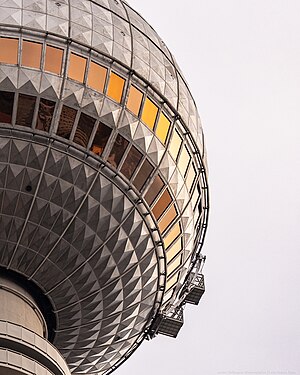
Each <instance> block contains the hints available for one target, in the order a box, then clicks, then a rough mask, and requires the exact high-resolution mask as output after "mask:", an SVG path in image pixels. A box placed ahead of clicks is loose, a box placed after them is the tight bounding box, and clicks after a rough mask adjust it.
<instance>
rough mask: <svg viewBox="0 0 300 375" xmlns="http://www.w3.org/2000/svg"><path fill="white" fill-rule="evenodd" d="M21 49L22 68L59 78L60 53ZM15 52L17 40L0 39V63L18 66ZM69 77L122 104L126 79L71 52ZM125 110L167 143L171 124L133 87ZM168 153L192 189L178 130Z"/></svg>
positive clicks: (29, 46)
mask: <svg viewBox="0 0 300 375" xmlns="http://www.w3.org/2000/svg"><path fill="white" fill-rule="evenodd" d="M21 47H22V48H21V53H20V62H19V63H20V64H21V65H22V66H25V67H30V68H36V69H40V68H41V65H42V68H43V70H45V71H47V72H51V73H54V74H61V70H62V65H63V56H64V50H63V49H61V48H58V47H54V46H51V45H48V44H46V45H45V46H44V45H43V44H41V43H37V42H31V41H26V40H23V41H22V46H21ZM43 48H44V53H43ZM18 51H19V40H18V39H13V38H0V62H3V63H8V64H17V63H18V56H19V53H18ZM43 56H44V57H43ZM42 61H43V63H42ZM88 65H89V66H88ZM87 67H88V68H87ZM68 77H69V78H71V79H74V80H76V81H79V82H82V83H83V82H85V81H86V83H87V85H88V86H90V87H91V88H92V89H95V90H97V91H99V92H102V93H103V92H104V91H106V95H107V96H109V97H110V98H112V99H114V100H115V101H117V102H119V103H120V102H121V101H122V98H123V95H124V93H123V92H124V87H125V79H124V78H122V77H120V76H119V75H117V74H116V73H114V72H110V74H108V69H107V68H105V67H103V66H101V65H99V64H97V63H96V62H94V61H90V62H89V64H88V59H87V58H86V57H83V56H79V55H77V54H75V53H73V52H71V53H70V58H69V67H68ZM126 107H127V108H128V110H130V111H131V112H132V113H133V114H135V115H136V116H139V117H141V119H142V121H143V122H144V123H145V124H146V125H147V126H148V128H150V129H151V130H153V131H154V132H155V134H156V136H157V137H158V138H159V139H160V140H161V142H162V143H164V144H165V143H166V140H167V138H168V134H169V131H170V128H171V122H170V120H169V119H168V118H167V117H166V115H165V114H164V113H163V112H161V111H160V110H159V108H158V106H157V105H156V104H154V102H153V101H152V100H151V99H149V98H148V97H147V96H145V95H144V93H143V92H142V91H140V90H139V89H138V88H136V87H135V86H133V85H131V86H130V87H129V91H128V98H127V102H126ZM169 152H170V154H171V156H172V157H173V159H174V160H175V162H176V163H177V165H178V168H179V170H180V172H181V174H182V176H183V177H184V178H185V179H186V180H187V185H188V186H189V188H190V189H191V188H192V183H193V181H194V179H195V177H196V175H197V171H196V169H195V167H194V165H193V167H191V168H189V165H190V163H191V160H192V158H191V155H190V151H189V149H188V147H187V145H186V144H184V141H183V138H182V137H181V135H180V134H179V132H178V131H177V130H174V131H173V134H172V138H171V141H170V144H169Z"/></svg>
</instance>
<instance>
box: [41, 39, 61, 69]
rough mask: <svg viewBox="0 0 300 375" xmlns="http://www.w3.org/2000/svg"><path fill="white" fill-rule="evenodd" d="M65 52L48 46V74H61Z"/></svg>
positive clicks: (46, 62)
mask: <svg viewBox="0 0 300 375" xmlns="http://www.w3.org/2000/svg"><path fill="white" fill-rule="evenodd" d="M63 54H64V51H63V50H62V49H60V48H56V47H52V46H48V45H47V46H46V54H45V67H44V70H45V71H46V72H50V73H54V74H58V75H59V74H60V73H61V66H62V59H63Z"/></svg>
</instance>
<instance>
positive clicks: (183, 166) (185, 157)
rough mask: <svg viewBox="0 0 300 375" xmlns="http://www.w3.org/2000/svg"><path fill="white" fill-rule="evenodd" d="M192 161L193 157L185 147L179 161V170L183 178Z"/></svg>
mask: <svg viewBox="0 0 300 375" xmlns="http://www.w3.org/2000/svg"><path fill="white" fill-rule="evenodd" d="M190 160H191V157H190V154H189V152H188V149H187V148H186V146H184V147H183V148H182V151H181V154H180V156H179V159H178V168H179V170H180V172H181V174H182V175H183V176H185V172H186V170H187V168H188V166H189V163H190Z"/></svg>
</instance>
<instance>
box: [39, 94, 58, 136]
mask: <svg viewBox="0 0 300 375" xmlns="http://www.w3.org/2000/svg"><path fill="white" fill-rule="evenodd" d="M54 108H55V102H52V101H51V100H47V99H41V100H40V105H39V112H38V117H37V121H36V128H37V129H39V130H44V131H45V132H48V131H49V129H50V126H51V121H52V117H53V112H54Z"/></svg>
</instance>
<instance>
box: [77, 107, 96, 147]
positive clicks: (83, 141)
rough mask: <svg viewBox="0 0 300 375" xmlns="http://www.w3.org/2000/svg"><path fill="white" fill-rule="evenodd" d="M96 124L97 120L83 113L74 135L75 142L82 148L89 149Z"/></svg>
mask: <svg viewBox="0 0 300 375" xmlns="http://www.w3.org/2000/svg"><path fill="white" fill-rule="evenodd" d="M95 122H96V119H94V118H92V117H90V116H88V115H86V114H85V113H81V115H80V118H79V121H78V125H77V129H76V132H75V135H74V142H75V143H77V144H79V145H80V146H82V147H87V145H88V143H89V139H90V136H91V133H92V131H93V128H94V125H95Z"/></svg>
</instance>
